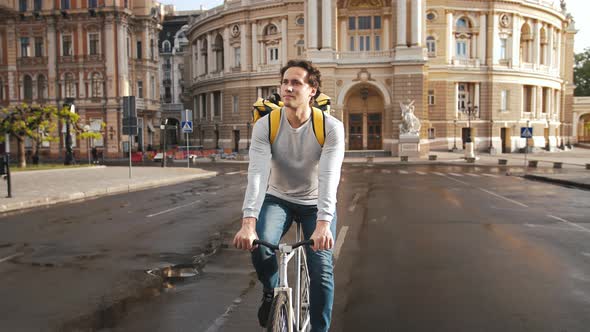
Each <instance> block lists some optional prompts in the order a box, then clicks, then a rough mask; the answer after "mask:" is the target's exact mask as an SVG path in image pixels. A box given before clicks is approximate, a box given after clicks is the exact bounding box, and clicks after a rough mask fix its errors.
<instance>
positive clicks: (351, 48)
mask: <svg viewBox="0 0 590 332" xmlns="http://www.w3.org/2000/svg"><path fill="white" fill-rule="evenodd" d="M350 50H351V51H354V37H350Z"/></svg>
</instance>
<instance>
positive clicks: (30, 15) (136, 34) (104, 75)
mask: <svg viewBox="0 0 590 332" xmlns="http://www.w3.org/2000/svg"><path fill="white" fill-rule="evenodd" d="M6 2H7V3H8V4H4V5H2V6H0V96H1V98H0V103H1V105H2V106H7V105H10V104H16V103H21V102H27V103H37V104H51V105H55V106H58V107H61V106H62V105H63V103H64V101H65V100H66V98H73V99H74V103H75V105H76V111H77V112H78V113H79V114H80V116H81V122H82V123H83V124H88V125H90V127H91V130H95V131H102V134H103V139H101V140H95V141H92V142H87V141H84V140H79V139H74V140H73V141H74V154H75V156H76V157H77V158H85V157H86V154H87V153H88V151H89V144H90V145H92V146H96V147H97V149H98V150H99V153H100V154H102V155H103V156H104V157H105V158H120V157H123V156H124V155H125V151H128V150H127V149H128V148H129V140H128V136H127V135H123V134H122V130H121V128H122V125H121V123H122V119H121V117H122V114H121V108H122V99H121V97H123V96H128V95H135V96H136V97H137V99H136V106H137V116H138V120H139V124H140V127H141V131H140V134H141V135H143V136H141V137H139V136H137V137H135V138H134V139H133V140H132V145H131V148H132V149H133V150H135V149H138V148H139V146H138V142H139V143H141V142H144V141H145V142H147V143H148V144H149V143H150V142H153V141H156V142H158V140H159V131H156V130H154V126H156V127H157V126H158V124H159V118H160V114H159V111H160V92H159V84H158V82H159V77H158V76H159V72H158V68H159V66H158V50H157V41H158V32H159V30H160V29H161V26H160V21H161V18H162V15H161V11H160V8H161V7H160V5H159V4H158V3H157V2H154V1H152V0H108V1H107V0H60V1H39V0H10V1H3V3H6ZM102 123H105V124H106V127H104V128H101V124H102ZM152 124H153V125H152ZM61 127H63V126H61V125H60V129H59V130H60V131H62V135H61V138H60V140H59V142H55V143H50V144H49V143H47V144H44V145H43V147H42V151H41V154H42V155H44V156H46V157H50V158H60V157H63V154H64V153H63V151H64V141H65V131H63V130H62V128H61ZM144 133H145V134H144ZM13 144H14V143H13ZM14 151H15V150H14Z"/></svg>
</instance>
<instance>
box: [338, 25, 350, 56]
mask: <svg viewBox="0 0 590 332" xmlns="http://www.w3.org/2000/svg"><path fill="white" fill-rule="evenodd" d="M347 23H348V22H347V21H346V20H342V21H340V47H339V48H340V50H341V51H350V50H351V49H350V45H348V26H347Z"/></svg>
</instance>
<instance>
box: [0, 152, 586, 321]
mask: <svg viewBox="0 0 590 332" xmlns="http://www.w3.org/2000/svg"><path fill="white" fill-rule="evenodd" d="M232 167H233V168H232ZM232 167H229V168H227V169H225V170H224V171H225V172H224V174H222V175H220V176H218V177H217V178H214V179H208V180H202V181H197V182H194V183H190V184H183V185H177V186H171V187H166V188H162V189H159V190H151V191H147V192H139V193H134V194H130V195H121V196H113V197H107V198H104V199H98V200H93V201H88V202H84V203H80V204H74V205H64V206H61V207H55V208H51V209H44V210H40V211H34V212H30V213H27V214H22V215H14V216H9V217H5V218H3V219H0V254H1V255H0V257H4V256H6V255H8V254H9V253H11V252H17V253H18V252H20V253H22V256H20V257H18V258H15V259H13V260H10V261H5V262H0V283H1V284H2V287H0V321H2V322H3V327H10V329H8V330H9V331H21V330H22V331H38V330H43V329H42V328H41V327H46V326H50V327H54V328H55V327H60V328H62V329H64V330H75V329H76V328H80V327H88V328H89V330H100V331H207V332H214V331H259V330H260V328H258V327H257V323H256V310H257V306H258V303H259V299H260V286H259V285H258V284H257V283H256V278H255V276H254V274H253V270H252V268H251V266H250V262H249V256H248V255H247V254H246V253H244V252H241V251H238V250H235V249H232V248H231V247H229V245H228V244H229V242H230V241H231V237H232V236H233V232H234V231H235V230H236V229H237V227H238V223H237V220H238V218H239V209H240V205H241V200H242V195H243V186H244V185H245V171H244V169H243V166H232ZM240 167H241V169H240ZM197 201H198V202H197ZM338 208H339V210H338V215H339V220H338V232H337V233H338V239H337V244H336V247H337V250H336V255H337V259H336V297H335V308H334V315H333V328H332V331H359V330H370V331H535V332H537V331H588V326H590V277H588V276H590V242H589V241H588V239H589V237H590V217H589V216H590V193H588V192H587V191H582V190H576V189H569V188H564V187H559V186H555V185H551V184H545V183H540V182H532V181H528V180H523V179H521V178H519V177H515V176H506V175H504V174H502V173H499V170H498V169H495V168H485V167H480V168H462V167H443V166H414V167H412V166H367V165H365V164H363V165H347V166H346V167H345V169H344V172H343V178H342V183H341V186H340V191H339V206H338ZM150 215H151V217H150ZM109 218H110V219H109ZM214 233H217V234H216V235H215V236H213V237H212V236H211V235H212V234H214ZM215 242H218V243H221V247H220V248H221V249H220V250H218V251H217V252H216V253H215V254H212V255H208V253H209V252H208V251H207V246H208V245H209V246H211V245H212V243H215ZM2 253H4V254H2ZM202 253H204V254H205V256H204V258H203V259H202V260H201V261H200V262H201V263H202V264H201V265H200V267H199V274H198V275H197V276H195V277H192V278H186V279H174V280H170V281H169V282H167V283H165V284H164V285H163V287H151V288H144V290H145V289H148V290H150V292H148V293H147V294H145V292H144V293H143V294H144V295H143V296H139V297H136V298H134V300H133V301H125V302H123V303H117V302H115V304H116V305H112V304H111V303H108V301H107V300H104V301H103V302H104V303H103V310H99V311H97V314H96V315H94V316H93V317H92V318H93V319H91V320H92V321H93V324H88V323H83V322H81V319H78V320H71V319H70V320H67V319H66V317H68V316H72V314H71V313H72V311H71V310H74V309H75V308H76V306H75V305H78V306H80V305H83V304H84V303H85V302H86V303H88V302H92V299H94V298H95V297H97V296H104V295H101V294H93V292H92V288H91V289H89V290H83V287H87V286H88V285H89V284H93V283H96V286H95V287H94V289H96V290H99V289H104V285H115V286H116V287H112V288H113V289H115V288H125V283H119V282H121V280H122V279H121V276H122V275H125V274H126V273H129V274H130V275H133V276H137V275H139V273H143V274H145V269H147V268H152V267H155V266H157V265H160V266H165V265H166V264H170V263H175V264H179V263H183V262H184V263H186V262H187V261H190V260H193V261H194V258H195V257H203V256H201V255H200V254H202ZM45 262H49V263H45ZM47 264H49V265H47ZM51 264H53V265H51ZM130 271H135V273H130ZM35 281H36V282H35ZM134 284H135V283H134ZM80 292H82V293H80ZM80 294H84V296H80ZM80 298H81V299H80ZM47 299H52V300H51V301H48V300H47ZM76 301H77V302H76ZM56 308H59V310H56ZM50 309H53V310H50ZM56 311H57V312H61V313H62V314H61V315H59V317H54V316H51V314H55V312H56ZM83 317H84V318H88V317H87V316H83ZM64 321H65V322H66V323H65V324H64V323H63V322H64ZM47 322H51V324H47ZM43 324H45V325H43ZM85 324H86V325H85ZM47 330H52V329H51V328H48V329H47Z"/></svg>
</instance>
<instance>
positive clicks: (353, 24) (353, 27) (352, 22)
mask: <svg viewBox="0 0 590 332" xmlns="http://www.w3.org/2000/svg"><path fill="white" fill-rule="evenodd" d="M348 30H356V17H354V16H352V17H349V18H348Z"/></svg>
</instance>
